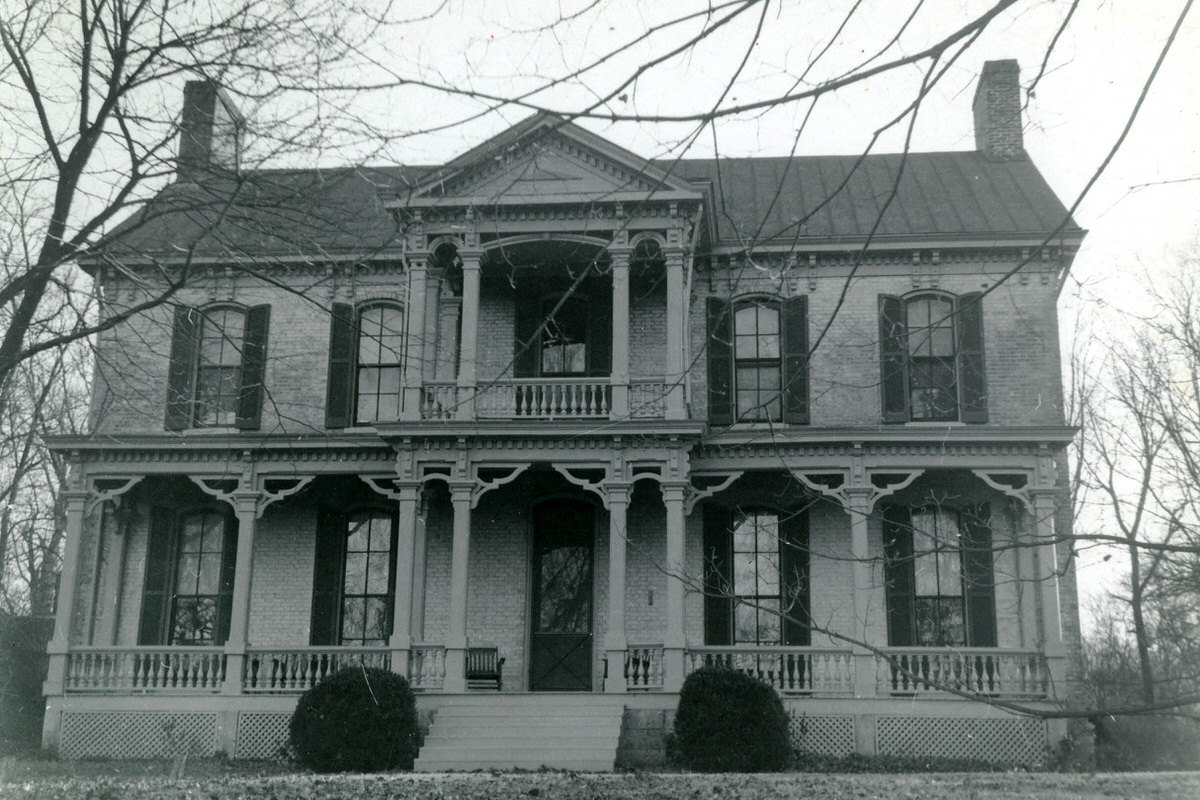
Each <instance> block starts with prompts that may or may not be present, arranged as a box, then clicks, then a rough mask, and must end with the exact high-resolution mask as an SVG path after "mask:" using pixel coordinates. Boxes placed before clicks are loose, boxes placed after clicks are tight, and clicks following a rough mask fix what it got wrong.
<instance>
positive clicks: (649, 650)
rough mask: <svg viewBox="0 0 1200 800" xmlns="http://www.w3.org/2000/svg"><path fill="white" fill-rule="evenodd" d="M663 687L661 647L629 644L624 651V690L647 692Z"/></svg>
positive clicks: (657, 645)
mask: <svg viewBox="0 0 1200 800" xmlns="http://www.w3.org/2000/svg"><path fill="white" fill-rule="evenodd" d="M662 686H663V646H662V645H661V644H631V645H629V647H628V648H627V649H626V650H625V688H626V689H627V690H628V691H648V690H651V689H661V688H662Z"/></svg>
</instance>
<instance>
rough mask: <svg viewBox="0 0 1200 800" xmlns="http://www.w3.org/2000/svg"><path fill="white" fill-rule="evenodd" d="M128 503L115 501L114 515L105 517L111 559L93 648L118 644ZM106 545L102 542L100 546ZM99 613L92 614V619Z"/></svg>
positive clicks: (105, 529)
mask: <svg viewBox="0 0 1200 800" xmlns="http://www.w3.org/2000/svg"><path fill="white" fill-rule="evenodd" d="M128 502H129V501H128V499H127V498H124V497H117V498H114V499H113V500H112V501H111V503H112V509H113V510H112V511H111V512H109V513H108V514H106V515H105V516H106V517H107V524H106V525H104V526H103V528H102V530H103V532H104V534H105V536H104V538H105V539H107V541H108V555H107V556H106V557H105V562H104V599H103V602H102V604H101V608H102V609H103V616H101V617H100V621H99V624H98V626H97V628H96V631H95V635H94V638H93V640H92V642H91V643H92V644H98V645H101V646H104V647H112V646H113V645H115V644H116V643H117V620H118V619H120V616H121V590H122V588H123V587H122V583H121V574H122V572H123V570H124V568H125V545H126V542H127V541H128V539H129V537H128V536H127V535H126V534H128V533H129V530H128V528H129V526H128V523H127V520H128V518H129V515H130V512H129V511H128V510H127V504H128ZM101 545H103V542H101ZM95 613H96V611H93V612H92V614H93V617H94V616H95Z"/></svg>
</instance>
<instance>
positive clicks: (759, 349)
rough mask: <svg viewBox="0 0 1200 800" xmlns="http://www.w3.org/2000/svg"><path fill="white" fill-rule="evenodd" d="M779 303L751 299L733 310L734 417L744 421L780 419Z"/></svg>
mask: <svg viewBox="0 0 1200 800" xmlns="http://www.w3.org/2000/svg"><path fill="white" fill-rule="evenodd" d="M780 354H781V347H780V335H779V306H778V305H777V304H775V303H768V302H762V301H754V302H749V303H738V304H737V305H735V306H734V311H733V360H734V377H733V379H734V385H735V386H736V387H737V395H736V396H737V403H736V409H737V418H738V419H740V420H744V421H747V422H753V421H765V420H775V421H781V420H782V419H783V416H782V414H781V413H780V411H781V409H782V408H783V400H782V396H781V395H782V391H783V369H782V365H781V363H780Z"/></svg>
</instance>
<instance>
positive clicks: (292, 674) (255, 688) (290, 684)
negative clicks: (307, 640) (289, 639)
mask: <svg viewBox="0 0 1200 800" xmlns="http://www.w3.org/2000/svg"><path fill="white" fill-rule="evenodd" d="M357 664H362V665H363V666H367V667H377V668H379V669H390V668H391V654H390V652H389V651H387V650H384V649H382V648H379V647H359V648H351V647H297V648H294V649H292V648H289V649H286V650H275V649H271V650H263V649H259V648H254V649H252V650H251V651H249V652H248V653H246V660H245V665H244V666H243V668H242V691H244V692H264V693H283V692H303V691H307V690H308V689H311V688H312V687H313V686H316V685H317V684H318V683H320V682H321V681H322V680H324V679H325V678H327V677H328V676H330V675H332V674H333V673H335V672H337V671H338V670H339V669H341V668H342V667H348V666H352V665H357Z"/></svg>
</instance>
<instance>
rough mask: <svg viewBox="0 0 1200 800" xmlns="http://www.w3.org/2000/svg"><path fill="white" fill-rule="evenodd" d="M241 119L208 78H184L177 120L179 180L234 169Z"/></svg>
mask: <svg viewBox="0 0 1200 800" xmlns="http://www.w3.org/2000/svg"><path fill="white" fill-rule="evenodd" d="M244 123H245V118H244V117H242V115H241V114H240V113H238V110H237V108H236V107H235V106H234V105H233V103H232V102H231V101H230V99H229V97H228V95H226V94H225V92H224V91H222V90H221V89H220V88H219V87H218V86H217V85H216V84H215V83H213V82H212V81H188V82H187V84H186V85H185V86H184V87H183V115H182V117H181V119H180V121H179V158H178V161H177V162H176V168H175V171H176V174H177V175H178V178H179V180H181V181H197V180H201V179H203V178H204V177H206V176H211V175H213V174H219V173H221V172H231V173H232V172H236V171H237V168H238V156H239V152H238V151H239V149H240V146H241V141H240V140H241V133H242V126H243V124H244Z"/></svg>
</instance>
